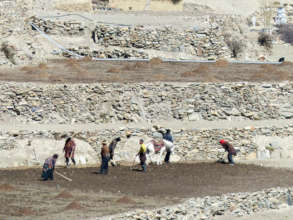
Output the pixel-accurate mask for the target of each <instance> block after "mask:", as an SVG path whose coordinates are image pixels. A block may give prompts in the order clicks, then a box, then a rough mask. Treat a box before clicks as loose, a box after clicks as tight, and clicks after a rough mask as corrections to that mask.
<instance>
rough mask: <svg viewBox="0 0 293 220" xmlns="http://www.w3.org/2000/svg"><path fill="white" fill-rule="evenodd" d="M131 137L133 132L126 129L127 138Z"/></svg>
mask: <svg viewBox="0 0 293 220" xmlns="http://www.w3.org/2000/svg"><path fill="white" fill-rule="evenodd" d="M130 137H131V132H130V131H126V138H127V139H129V138H130Z"/></svg>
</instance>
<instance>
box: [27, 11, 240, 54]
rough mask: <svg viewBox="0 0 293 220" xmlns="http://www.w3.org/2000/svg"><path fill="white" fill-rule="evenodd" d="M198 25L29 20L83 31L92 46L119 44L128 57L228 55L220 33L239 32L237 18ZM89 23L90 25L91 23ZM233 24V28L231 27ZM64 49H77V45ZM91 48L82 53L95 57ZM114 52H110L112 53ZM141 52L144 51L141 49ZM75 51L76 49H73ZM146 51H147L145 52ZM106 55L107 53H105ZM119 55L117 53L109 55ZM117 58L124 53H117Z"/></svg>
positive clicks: (67, 31)
mask: <svg viewBox="0 0 293 220" xmlns="http://www.w3.org/2000/svg"><path fill="white" fill-rule="evenodd" d="M199 19H200V20H202V23H201V24H200V25H197V24H195V25H194V27H185V28H173V27H171V26H164V27H156V26H150V25H147V26H139V25H138V26H124V25H111V24H96V26H95V27H90V26H89V24H85V23H83V22H81V21H80V20H79V21H54V20H53V19H52V20H50V19H40V18H37V17H32V18H30V20H31V21H32V22H33V23H34V24H35V25H37V26H38V27H39V28H40V29H41V30H42V31H44V32H45V33H46V34H49V35H61V36H83V35H85V34H87V35H88V37H89V38H91V39H92V40H93V41H94V43H95V45H96V46H97V47H99V50H101V49H103V48H104V49H107V48H109V46H111V47H119V48H120V50H122V51H126V52H129V51H130V50H133V53H130V56H129V57H132V58H146V57H147V56H145V55H143V54H141V53H134V51H137V50H155V51H163V52H173V53H178V52H180V53H184V54H187V55H189V56H194V57H195V56H197V57H203V58H210V59H215V58H228V57H231V51H230V49H229V48H228V47H227V45H226V43H225V40H224V34H225V33H224V32H225V30H226V29H227V28H225V27H229V28H230V29H231V28H232V27H233V30H234V29H235V30H234V31H235V32H239V30H238V29H239V28H238V27H237V25H236V23H237V22H236V21H237V18H227V17H225V16H223V18H213V19H212V18H210V17H204V18H199ZM91 25H92V24H91ZM234 26H235V27H234ZM80 46H81V45H76V47H75V48H68V49H70V50H75V51H78V47H80ZM95 50H96V49H95V48H87V50H86V51H85V50H84V51H83V52H82V53H83V54H84V55H88V56H93V57H99V56H95V53H97V52H94V51H95ZM114 52H115V51H113V53H114ZM143 52H145V51H143ZM77 53H78V52H77ZM145 53H147V52H145ZM106 57H107V56H106ZM111 57H119V56H117V55H116V56H111ZM121 58H125V56H123V55H121Z"/></svg>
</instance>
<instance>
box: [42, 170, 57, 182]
mask: <svg viewBox="0 0 293 220" xmlns="http://www.w3.org/2000/svg"><path fill="white" fill-rule="evenodd" d="M53 173H54V170H53V169H47V170H46V171H45V170H43V173H42V178H43V180H48V179H50V180H53V179H54V176H53Z"/></svg>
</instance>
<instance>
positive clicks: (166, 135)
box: [159, 129, 173, 163]
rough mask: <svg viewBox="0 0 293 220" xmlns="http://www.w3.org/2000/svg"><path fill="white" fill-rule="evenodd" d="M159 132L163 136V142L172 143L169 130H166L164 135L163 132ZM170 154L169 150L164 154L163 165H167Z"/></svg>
mask: <svg viewBox="0 0 293 220" xmlns="http://www.w3.org/2000/svg"><path fill="white" fill-rule="evenodd" d="M159 132H160V133H161V134H162V135H163V139H164V140H166V141H169V142H172V143H173V137H172V135H171V130H170V129H166V133H164V132H163V131H159ZM171 153H172V152H171V150H170V149H167V153H166V156H165V159H164V161H165V163H169V161H170V156H171Z"/></svg>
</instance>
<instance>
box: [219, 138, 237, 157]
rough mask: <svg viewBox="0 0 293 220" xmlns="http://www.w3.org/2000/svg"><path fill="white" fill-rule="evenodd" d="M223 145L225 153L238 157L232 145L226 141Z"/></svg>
mask: <svg viewBox="0 0 293 220" xmlns="http://www.w3.org/2000/svg"><path fill="white" fill-rule="evenodd" d="M221 145H222V147H223V148H224V149H225V151H228V153H229V154H232V155H236V151H235V149H234V147H233V146H232V145H231V144H230V143H228V142H227V141H225V142H224V143H222V144H221Z"/></svg>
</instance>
